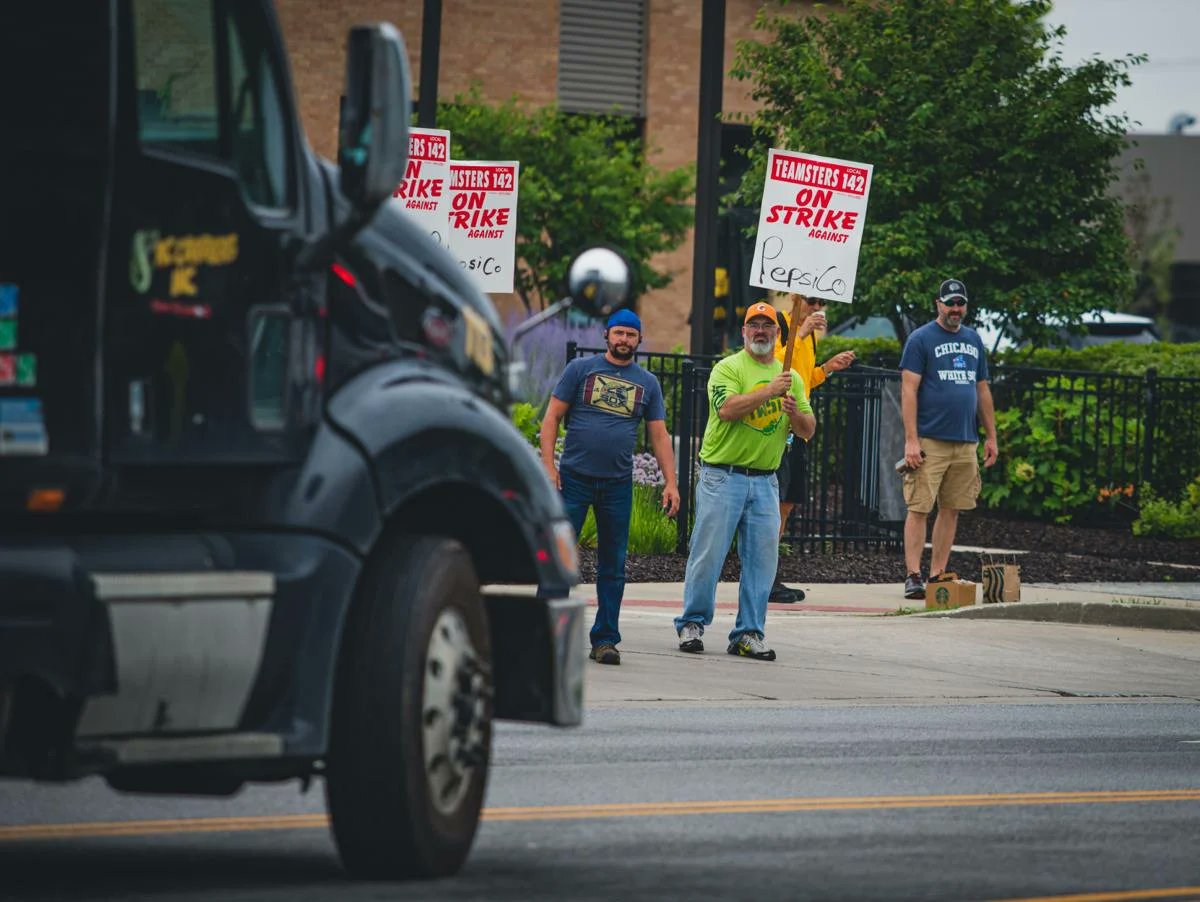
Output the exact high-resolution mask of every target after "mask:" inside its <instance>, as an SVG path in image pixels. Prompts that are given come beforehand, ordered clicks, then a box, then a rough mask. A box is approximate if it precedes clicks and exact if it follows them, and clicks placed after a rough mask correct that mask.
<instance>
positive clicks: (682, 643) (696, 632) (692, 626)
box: [679, 623, 704, 653]
mask: <svg viewBox="0 0 1200 902" xmlns="http://www.w3.org/2000/svg"><path fill="white" fill-rule="evenodd" d="M703 635H704V627H702V626H701V625H700V624H698V623H685V624H684V625H683V629H681V630H680V631H679V650H680V651H690V652H693V653H699V652H702V651H704V642H703V641H701V639H700V637H701V636H703Z"/></svg>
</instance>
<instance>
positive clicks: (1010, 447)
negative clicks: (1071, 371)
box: [980, 376, 1142, 523]
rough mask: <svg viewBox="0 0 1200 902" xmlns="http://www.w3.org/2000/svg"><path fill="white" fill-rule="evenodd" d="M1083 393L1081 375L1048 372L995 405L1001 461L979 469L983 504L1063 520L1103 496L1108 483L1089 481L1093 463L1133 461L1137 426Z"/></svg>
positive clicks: (1105, 497)
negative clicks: (1017, 396) (1004, 404)
mask: <svg viewBox="0 0 1200 902" xmlns="http://www.w3.org/2000/svg"><path fill="white" fill-rule="evenodd" d="M1088 399H1089V393H1088V386H1087V383H1086V380H1085V379H1083V378H1075V379H1070V378H1067V377H1063V376H1054V377H1051V378H1049V379H1047V380H1045V381H1044V382H1041V383H1039V384H1038V385H1037V386H1036V387H1035V391H1034V392H1033V393H1030V394H1028V395H1025V396H1023V398H1022V403H1021V404H1019V405H1016V406H1013V407H1009V408H1008V409H1005V410H997V411H996V434H997V438H998V440H999V444H1000V450H1001V459H1000V462H999V464H998V465H997V466H996V467H995V468H993V469H992V470H991V471H986V470H985V471H984V482H983V487H982V490H981V493H980V494H981V496H982V498H983V500H984V501H985V502H986V503H987V504H988V506H990V507H996V508H1001V509H1004V510H1007V511H1009V512H1011V513H1016V514H1028V515H1030V516H1033V517H1038V518H1045V519H1053V520H1055V521H1056V522H1059V523H1066V522H1069V521H1070V520H1071V519H1072V518H1073V517H1075V516H1076V515H1078V514H1080V513H1083V512H1086V511H1095V510H1096V507H1095V505H1096V504H1097V503H1105V502H1107V501H1108V499H1109V496H1110V495H1111V494H1112V492H1111V489H1110V487H1107V486H1106V487H1104V488H1103V489H1102V488H1101V487H1098V486H1097V485H1096V481H1097V479H1098V478H1099V477H1098V472H1097V471H1098V469H1099V466H1100V464H1101V463H1102V462H1103V463H1105V464H1108V466H1107V467H1106V468H1105V469H1106V470H1107V471H1108V472H1112V471H1113V470H1114V469H1116V470H1117V471H1120V469H1121V467H1122V465H1126V464H1129V463H1130V462H1132V461H1134V460H1136V450H1137V445H1138V441H1139V437H1140V435H1141V426H1142V424H1141V421H1140V420H1139V419H1137V418H1135V417H1125V416H1120V415H1118V414H1115V413H1112V412H1111V411H1102V410H1101V409H1100V408H1099V407H1098V406H1097V404H1096V403H1095V401H1094V400H1092V401H1091V402H1090V403H1089V402H1088Z"/></svg>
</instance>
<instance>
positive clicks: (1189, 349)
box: [992, 341, 1200, 379]
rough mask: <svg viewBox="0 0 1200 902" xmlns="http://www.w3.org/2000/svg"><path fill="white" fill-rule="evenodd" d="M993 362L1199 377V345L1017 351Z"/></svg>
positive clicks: (1121, 344)
mask: <svg viewBox="0 0 1200 902" xmlns="http://www.w3.org/2000/svg"><path fill="white" fill-rule="evenodd" d="M992 359H993V362H994V363H998V364H1003V365H1005V366H1030V367H1038V368H1040V369H1048V370H1060V371H1061V370H1079V371H1084V372H1095V373H1107V374H1109V375H1120V376H1144V375H1145V374H1146V370H1148V369H1151V368H1154V369H1156V370H1158V375H1159V376H1182V377H1188V378H1193V379H1196V378H1200V342H1192V343H1189V344H1171V343H1168V342H1157V343H1155V344H1149V345H1135V344H1130V343H1128V342H1123V341H1114V342H1110V343H1108V344H1105V345H1093V346H1092V347H1090V348H1081V349H1079V350H1077V351H1076V350H1071V349H1070V348H1019V349H1016V350H1010V351H1002V352H1000V353H999V354H997V355H994V356H993V358H992Z"/></svg>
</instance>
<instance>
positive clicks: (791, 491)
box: [775, 436, 808, 504]
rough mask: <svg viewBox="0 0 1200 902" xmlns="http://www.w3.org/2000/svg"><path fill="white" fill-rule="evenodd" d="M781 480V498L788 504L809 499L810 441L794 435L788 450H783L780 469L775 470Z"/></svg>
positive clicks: (776, 475) (776, 476) (777, 477)
mask: <svg viewBox="0 0 1200 902" xmlns="http://www.w3.org/2000/svg"><path fill="white" fill-rule="evenodd" d="M775 478H776V479H778V480H779V500H780V501H782V502H786V503H788V504H800V503H801V502H803V501H806V500H807V496H806V494H805V493H806V492H807V491H808V442H806V441H804V440H803V439H800V438H796V437H794V436H793V437H792V443H791V445H789V446H788V450H786V451H784V452H783V459H782V460H780V461H779V469H778V470H776V471H775Z"/></svg>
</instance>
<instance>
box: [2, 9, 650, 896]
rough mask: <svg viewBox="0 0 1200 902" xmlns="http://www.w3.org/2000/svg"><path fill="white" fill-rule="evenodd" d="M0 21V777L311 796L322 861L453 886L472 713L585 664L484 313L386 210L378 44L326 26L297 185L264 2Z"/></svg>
mask: <svg viewBox="0 0 1200 902" xmlns="http://www.w3.org/2000/svg"><path fill="white" fill-rule="evenodd" d="M0 22H2V24H3V29H2V30H3V32H4V33H5V35H6V36H7V37H8V39H9V40H7V41H6V42H5V43H6V47H7V48H8V49H6V51H5V54H4V58H3V60H2V61H0V67H2V69H0V92H2V93H3V98H4V103H3V108H4V110H5V121H4V123H3V126H2V128H3V137H2V140H0V184H2V191H0V776H3V777H10V778H17V779H31V780H40V781H66V780H73V779H77V778H80V777H83V776H87V775H93V774H99V775H103V777H104V778H105V779H106V780H107V781H108V783H109V784H111V785H112V786H113V787H115V788H117V789H119V790H123V791H130V792H148V793H187V794H195V793H200V794H210V795H221V794H231V793H233V792H235V791H236V790H237V789H238V788H239V787H241V786H242V785H243V784H244V783H246V782H247V781H275V780H288V779H297V778H298V779H300V780H302V781H305V782H307V781H308V780H309V779H311V778H313V777H321V778H323V781H324V784H325V787H326V794H327V802H328V807H329V811H330V815H331V821H332V826H333V833H334V836H335V839H336V843H337V846H338V848H339V851H340V853H341V856H342V859H343V861H344V862H345V864H346V866H347V868H348V869H349V870H350V871H351V872H353V873H356V874H362V875H370V876H384V877H388V876H430V875H439V874H446V873H450V872H453V871H454V870H456V869H457V868H458V867H459V866H460V865H461V863H462V862H463V860H464V858H465V857H466V855H467V853H468V851H469V849H470V845H471V841H472V839H473V837H474V833H475V828H476V825H477V822H478V819H479V814H480V809H481V805H482V799H483V793H484V788H485V782H486V776H487V770H488V761H489V749H490V738H491V723H492V719H493V718H494V717H498V718H512V719H519V720H526V721H540V722H545V723H549V724H555V725H559V726H567V725H573V724H577V723H578V722H579V720H580V716H581V702H582V665H583V660H584V655H585V652H586V646H585V640H584V634H583V623H582V605H581V603H580V602H579V601H578V600H576V599H573V598H571V597H570V591H571V589H572V587H573V586H574V584H575V583H576V581H577V579H576V563H575V536H574V534H573V532H572V530H571V527H570V525H569V524H568V522H567V521H566V519H565V517H564V515H563V511H562V507H561V504H560V501H559V499H558V497H557V494H556V493H555V492H554V491H553V490H552V487H551V486H550V484H549V481H548V480H547V479H546V477H545V475H544V473H543V471H542V469H541V467H540V465H539V463H538V461H537V459H536V457H535V455H534V453H533V452H532V450H531V449H530V448H529V447H528V446H527V444H526V443H525V442H524V441H523V439H522V438H521V436H520V435H519V434H518V433H517V431H516V430H515V429H514V428H513V427H512V426H511V424H510V423H509V420H508V418H507V416H506V413H505V410H506V405H507V404H508V402H509V393H508V388H507V382H506V372H507V371H508V368H509V351H508V348H507V347H506V346H505V344H504V342H503V340H502V335H501V330H500V324H499V321H498V317H497V315H496V312H495V309H494V308H493V306H492V305H491V303H490V301H489V300H488V299H487V298H485V297H484V296H483V295H482V294H480V292H479V291H478V290H476V289H475V288H474V287H473V286H472V285H471V284H470V283H469V282H468V281H467V279H466V278H465V277H464V274H463V272H462V271H461V270H460V269H459V267H458V265H457V263H456V261H455V260H454V259H453V258H451V257H450V256H449V254H448V253H446V252H445V251H444V250H443V249H441V248H439V247H437V246H436V245H435V244H434V243H433V242H432V241H431V240H430V239H429V238H428V237H427V236H426V235H425V234H424V233H423V231H422V230H421V229H420V228H418V227H416V226H415V225H413V224H412V223H410V222H409V221H408V220H406V218H405V217H404V215H403V214H402V213H400V212H398V211H397V210H396V209H395V208H394V207H393V206H392V205H391V204H390V203H389V202H388V199H389V198H390V197H391V195H392V191H393V188H394V187H395V185H396V184H397V183H398V182H399V181H400V179H401V177H402V175H403V168H404V163H405V157H406V154H407V149H408V121H409V116H410V101H409V96H410V95H409V90H410V88H409V80H408V79H409V75H408V66H407V61H406V57H405V51H404V47H403V44H402V42H401V40H400V37H399V35H398V33H397V32H396V31H395V29H393V28H392V27H391V26H388V25H374V26H361V27H357V28H355V29H353V30H352V31H351V32H350V35H349V41H348V46H347V70H346V71H347V76H346V85H345V90H344V99H343V106H342V110H341V115H340V131H339V150H338V157H339V158H338V161H337V164H336V165H334V164H331V163H329V162H327V161H324V160H322V159H320V158H318V157H317V156H316V155H315V154H314V153H313V152H312V151H311V150H310V149H309V148H308V146H307V143H306V141H305V137H304V134H303V131H302V129H301V126H300V122H299V118H298V115H297V111H296V107H295V103H294V100H293V95H292V90H291V86H290V77H289V71H288V65H287V61H286V55H285V51H284V46H283V41H282V38H281V32H280V28H279V25H278V22H277V21H276V18H275V14H274V10H273V7H272V4H271V3H270V2H269V0H92V2H88V3H80V4H72V5H71V7H70V9H69V11H66V10H64V9H63V8H61V7H59V6H57V5H55V4H36V3H14V4H8V5H6V6H5V9H4V11H3V12H2V13H0ZM598 253H602V251H600V250H592V251H588V252H586V254H585V255H584V256H586V255H587V254H591V255H592V256H591V257H590V258H588V259H589V260H591V261H592V263H594V262H595V260H596V259H597V258H596V256H595V255H596V254H598ZM601 263H602V266H601V267H600V268H599V269H597V267H596V266H594V265H584V264H582V263H581V264H580V265H578V266H575V267H573V273H574V275H575V277H576V278H575V279H574V287H573V293H574V294H575V295H576V296H577V301H578V303H579V304H580V305H581V306H583V307H584V308H585V309H588V310H589V311H590V312H593V313H601V312H604V311H605V310H606V309H612V307H613V306H616V305H619V304H621V303H623V302H624V301H623V300H622V299H621V296H622V294H621V282H622V280H625V279H627V278H628V273H627V271H623V268H622V267H620V266H617V267H614V268H611V269H605V267H611V266H613V264H612V261H611V260H609V259H607V258H605V259H602V260H601ZM513 585H523V586H526V587H534V588H528V589H526V590H525V591H520V590H517V589H509V590H503V591H502V590H496V591H490V590H488V589H486V587H488V586H513ZM2 816H3V813H2V812H0V820H2Z"/></svg>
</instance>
